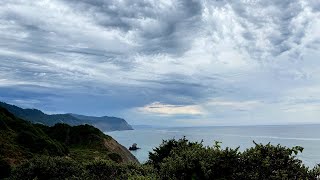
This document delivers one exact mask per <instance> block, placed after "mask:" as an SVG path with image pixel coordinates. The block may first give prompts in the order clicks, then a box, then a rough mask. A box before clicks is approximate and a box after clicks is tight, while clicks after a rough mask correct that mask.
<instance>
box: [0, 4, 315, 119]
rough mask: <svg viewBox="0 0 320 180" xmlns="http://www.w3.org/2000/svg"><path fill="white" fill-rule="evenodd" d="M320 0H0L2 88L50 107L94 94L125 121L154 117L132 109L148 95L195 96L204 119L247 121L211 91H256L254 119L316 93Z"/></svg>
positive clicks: (228, 98) (232, 97)
mask: <svg viewBox="0 0 320 180" xmlns="http://www.w3.org/2000/svg"><path fill="white" fill-rule="evenodd" d="M319 7H320V4H319V2H318V1H316V0H294V1H292V0H285V1H277V0H271V1H261V0H241V1H238V0H204V1H196V0H178V1H155V0H130V1H129V0H128V1H117V0H77V1H76V0H53V1H22V0H4V1H1V2H0V39H1V40H0V97H1V98H2V99H3V100H7V101H9V102H16V103H17V104H22V105H24V106H32V107H38V108H42V107H43V108H44V109H45V110H46V111H48V112H60V111H72V112H77V111H78V112H82V111H83V110H84V109H85V106H87V105H89V106H92V108H89V110H88V111H90V112H92V113H94V114H98V115H103V114H105V113H108V114H114V115H119V116H126V117H128V118H129V121H130V117H138V118H141V119H144V118H145V119H148V118H152V115H150V116H149V115H145V114H144V115H141V114H139V112H135V111H134V110H135V109H139V108H141V107H147V106H148V105H150V104H152V103H155V102H158V103H159V104H162V105H165V107H180V106H186V107H193V106H196V107H201V109H202V110H203V111H204V112H207V113H205V115H203V117H201V118H203V119H206V121H205V122H207V121H208V119H212V122H217V121H216V120H214V118H215V117H219V119H220V118H222V119H225V121H226V122H225V123H231V124H232V123H236V122H235V120H234V118H236V119H237V118H239V119H241V120H239V121H241V122H247V121H249V120H248V117H247V116H244V114H247V113H248V111H247V110H246V108H242V109H241V112H240V111H237V110H234V111H233V110H230V109H229V110H228V108H227V107H225V106H212V105H208V102H212V99H215V100H214V101H213V102H220V103H221V104H228V102H232V103H233V104H241V103H242V104H244V105H246V102H261V103H260V106H259V109H254V108H252V109H250V112H251V113H252V114H253V115H256V116H257V117H259V118H260V120H259V121H261V123H267V122H268V119H270V118H274V119H283V121H290V119H291V118H292V116H293V115H288V114H287V113H286V112H287V111H286V112H282V111H280V110H279V109H288V108H287V106H290V107H291V106H292V102H293V103H296V104H297V105H296V106H294V107H300V106H299V104H302V102H303V103H304V104H308V102H309V97H310V96H311V97H313V99H319V97H320V95H319V94H318V93H317V91H316V90H319V91H320V87H318V86H317V84H319V82H320V76H319V75H318V74H320V68H318V67H319V62H318V59H319V58H320V54H319V53H318V52H319V49H320V44H319V42H320V36H319V34H320V33H319V26H320V20H319V19H320V8H319ZM301 89H310V90H309V91H308V92H307V93H305V92H304V91H302V90H301ZM315 89H316V90H315ZM297 97H299V98H297ZM216 98H218V99H219V101H217V100H216ZM292 99H293V100H292ZM27 101H29V102H30V103H28V102H27ZM73 102H77V103H76V104H78V106H74V107H73V104H72V103H73ZM237 102H238V103H237ZM209 104H210V103H209ZM315 104H317V103H316V102H312V103H311V102H310V103H309V104H308V106H310V108H308V109H307V110H308V112H309V111H311V110H314V108H313V106H315ZM57 105H60V106H61V108H60V109H58V108H56V106H57ZM311 106H312V107H311ZM216 108H217V109H216ZM243 109H245V110H243ZM263 111H268V112H270V113H269V114H270V115H263V116H261V113H262V112H263ZM90 112H88V114H90ZM290 112H291V111H290ZM319 112H320V111H319ZM309 113H310V112H309ZM170 114H172V115H173V114H175V113H173V112H171V109H170ZM191 114H192V113H191ZM263 114H265V113H263ZM310 114H314V115H315V116H316V115H318V114H317V113H314V112H313V113H310ZM204 116H205V117H204ZM191 117H192V115H191V116H190V117H189V116H185V117H184V118H191ZM297 117H298V116H297ZM138 118H137V119H138ZM167 118H169V119H170V117H167ZM174 118H177V117H175V116H172V120H173V122H172V123H173V124H174V122H175V121H174ZM197 118H199V117H197ZM315 119H316V118H315V117H314V119H311V120H310V121H315ZM141 121H142V120H141ZM297 121H298V120H297ZM177 122H178V121H177Z"/></svg>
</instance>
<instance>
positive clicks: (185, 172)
mask: <svg viewBox="0 0 320 180" xmlns="http://www.w3.org/2000/svg"><path fill="white" fill-rule="evenodd" d="M0 143H1V144H0V169H1V171H0V179H3V178H7V179H30V180H31V179H38V180H42V179H43V180H46V179H85V180H91V179H95V180H96V179H97V180H100V179H101V180H102V179H165V180H180V179H181V180H189V179H190V180H191V179H192V180H197V179H199V180H200V179H201V180H202V179H204V180H205V179H221V180H229V179H231V180H232V179H234V180H236V179H237V180H238V179H240V180H241V179H243V180H269V179H271V180H282V179H290V180H291V179H306V180H314V179H317V178H318V177H320V168H319V167H315V168H313V169H310V168H308V167H306V166H305V165H303V163H302V162H301V160H299V159H297V157H296V156H297V154H298V153H300V152H302V150H303V148H302V147H299V146H297V147H292V148H287V147H283V146H280V145H277V146H274V145H271V144H266V145H263V144H257V143H255V142H254V145H255V146H254V147H252V148H249V149H247V150H245V151H243V152H240V151H239V150H238V148H236V149H231V148H225V149H223V148H221V146H220V143H219V142H215V144H214V145H213V146H212V147H208V146H204V145H203V144H202V143H198V142H190V141H188V140H187V139H186V138H182V139H179V140H175V139H171V140H166V141H163V143H162V144H161V145H160V146H159V147H157V148H155V149H154V150H153V152H150V154H149V161H148V162H147V163H145V164H139V163H137V161H136V159H135V158H134V157H133V156H132V154H130V153H129V152H128V150H125V148H124V147H123V146H121V145H119V144H118V143H117V142H116V141H114V140H113V139H112V138H111V137H110V136H107V135H105V134H103V133H102V132H101V131H99V130H98V129H96V128H94V127H93V126H90V125H80V126H74V127H72V126H69V125H66V124H56V125H55V126H53V127H47V126H44V125H39V124H37V125H34V124H31V123H30V122H27V121H24V120H21V119H19V118H16V117H15V116H14V115H12V114H11V113H9V112H8V111H7V110H5V109H3V108H0Z"/></svg>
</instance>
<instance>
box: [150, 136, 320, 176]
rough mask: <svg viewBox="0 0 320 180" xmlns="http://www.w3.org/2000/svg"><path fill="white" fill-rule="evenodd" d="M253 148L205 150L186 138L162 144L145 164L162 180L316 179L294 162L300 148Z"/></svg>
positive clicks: (216, 145) (316, 174)
mask: <svg viewBox="0 0 320 180" xmlns="http://www.w3.org/2000/svg"><path fill="white" fill-rule="evenodd" d="M254 144H255V147H253V148H249V149H247V150H246V151H244V152H239V151H238V148H236V149H230V148H226V149H222V148H221V147H220V145H219V143H217V142H216V144H215V145H214V146H213V147H205V146H203V145H202V144H201V143H195V142H189V141H188V140H186V139H185V138H182V139H179V140H174V139H171V140H169V141H163V143H162V144H161V145H160V146H159V147H158V148H155V149H154V152H152V153H150V155H149V161H148V164H150V165H152V166H153V167H154V168H156V169H157V170H158V171H159V176H160V178H161V179H248V180H260V179H263V180H264V179H275V180H277V179H316V177H317V176H319V174H320V170H319V168H315V169H313V170H309V169H308V168H307V167H305V166H304V165H303V164H302V161H301V160H299V159H297V158H296V155H297V154H298V153H299V152H302V150H303V148H301V147H299V146H297V147H293V148H287V147H283V146H280V145H277V146H274V145H271V144H270V143H269V144H266V145H263V144H256V143H254Z"/></svg>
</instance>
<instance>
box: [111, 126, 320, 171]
mask: <svg viewBox="0 0 320 180" xmlns="http://www.w3.org/2000/svg"><path fill="white" fill-rule="evenodd" d="M107 134H108V135H111V136H112V137H114V138H115V139H116V140H117V141H118V142H119V143H120V144H122V145H124V146H126V147H129V146H131V145H132V144H133V143H137V144H138V146H139V147H141V149H140V150H138V151H135V152H132V153H133V154H134V155H135V156H136V157H137V158H138V160H139V161H140V162H145V161H146V160H147V159H148V152H149V151H152V148H154V147H157V146H158V145H159V144H160V143H161V142H162V139H170V138H176V139H177V138H181V137H183V136H186V137H187V139H189V140H192V141H201V140H203V141H204V144H205V145H213V142H214V140H217V141H221V142H222V146H223V147H226V146H228V147H234V148H235V147H238V146H240V150H244V149H245V148H248V147H251V146H253V142H252V141H253V140H254V141H255V142H257V143H268V142H271V143H272V144H281V145H284V146H287V147H292V146H302V147H304V151H303V153H302V154H300V155H298V157H299V158H300V159H301V160H303V162H304V163H305V164H306V165H308V166H310V167H313V166H315V165H316V164H317V163H320V125H288V126H245V127H239V126H238V127H194V128H149V129H136V130H132V131H115V132H108V133H107Z"/></svg>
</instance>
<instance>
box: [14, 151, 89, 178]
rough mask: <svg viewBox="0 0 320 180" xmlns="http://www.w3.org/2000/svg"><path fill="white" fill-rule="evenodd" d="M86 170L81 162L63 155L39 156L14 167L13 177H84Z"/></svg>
mask: <svg viewBox="0 0 320 180" xmlns="http://www.w3.org/2000/svg"><path fill="white" fill-rule="evenodd" d="M83 177H86V171H85V169H84V168H83V167H82V165H80V164H79V163H77V162H75V161H73V160H71V159H68V158H61V157H54V158H52V157H47V156H43V157H38V158H34V159H31V160H29V161H28V162H26V163H24V164H22V165H19V166H17V167H15V168H14V170H13V172H12V176H11V177H10V178H11V179H26V180H29V179H30V180H32V179H38V180H51V179H52V180H55V179H57V180H58V179H59V180H60V179H83Z"/></svg>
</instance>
